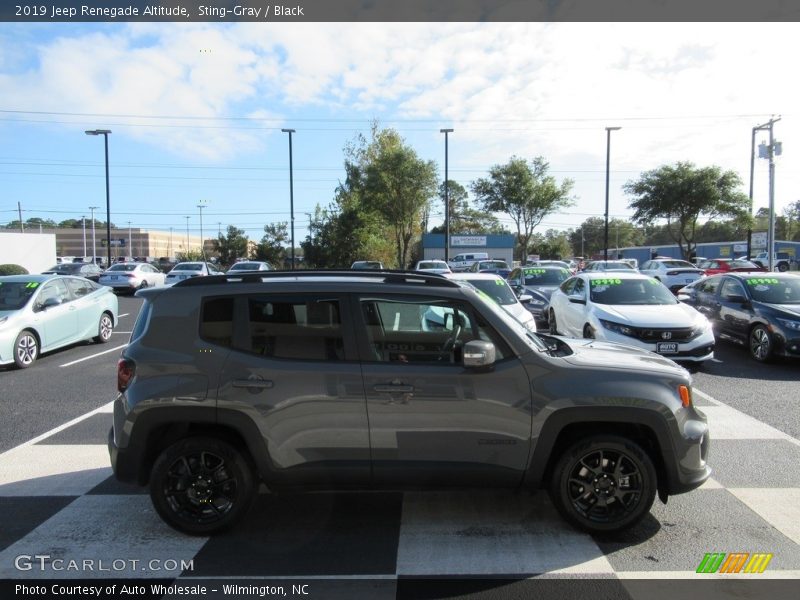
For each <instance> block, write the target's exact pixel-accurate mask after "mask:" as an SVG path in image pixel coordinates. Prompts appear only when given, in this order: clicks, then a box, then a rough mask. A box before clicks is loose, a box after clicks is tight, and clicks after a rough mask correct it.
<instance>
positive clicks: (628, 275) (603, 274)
mask: <svg viewBox="0 0 800 600" xmlns="http://www.w3.org/2000/svg"><path fill="white" fill-rule="evenodd" d="M580 276H586V277H588V278H589V279H648V280H653V281H655V280H654V279H653V278H652V277H650V275H645V274H644V273H639V272H638V271H583V272H581V273H578V274H577V275H576V277H580Z"/></svg>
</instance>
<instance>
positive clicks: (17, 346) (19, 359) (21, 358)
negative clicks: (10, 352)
mask: <svg viewBox="0 0 800 600" xmlns="http://www.w3.org/2000/svg"><path fill="white" fill-rule="evenodd" d="M37 358H39V340H38V339H37V338H36V336H35V335H34V333H33V332H32V331H30V330H28V329H25V330H24V331H21V332H20V334H19V335H18V336H17V339H16V340H15V341H14V364H15V365H17V367H18V368H20V369H27V368H28V367H30V366H31V365H32V364H33V363H34V362H35V361H36V359H37Z"/></svg>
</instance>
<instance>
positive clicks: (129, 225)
mask: <svg viewBox="0 0 800 600" xmlns="http://www.w3.org/2000/svg"><path fill="white" fill-rule="evenodd" d="M128 249H129V250H130V253H131V254H133V236H132V235H131V222H130V221H128Z"/></svg>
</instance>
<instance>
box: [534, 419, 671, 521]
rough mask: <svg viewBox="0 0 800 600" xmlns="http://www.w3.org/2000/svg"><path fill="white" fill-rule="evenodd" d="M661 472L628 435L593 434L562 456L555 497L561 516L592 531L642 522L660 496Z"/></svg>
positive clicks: (556, 473) (553, 488) (552, 492)
mask: <svg viewBox="0 0 800 600" xmlns="http://www.w3.org/2000/svg"><path fill="white" fill-rule="evenodd" d="M656 483H657V481H656V470H655V467H654V466H653V462H652V460H650V457H649V456H648V455H647V453H645V452H644V450H642V448H641V447H639V446H638V445H637V444H635V443H634V442H632V441H631V440H628V439H626V438H622V437H617V436H612V435H603V434H600V435H593V436H590V437H587V438H585V439H583V440H581V441H579V442H577V443H576V444H574V445H573V446H571V447H570V448H568V449H567V451H566V452H564V454H563V455H562V456H561V458H560V459H559V460H558V462H557V463H556V466H555V469H554V471H553V478H552V480H551V482H550V495H551V496H552V498H553V502H554V503H555V505H556V508H557V509H558V511H559V512H560V513H561V515H562V516H563V517H564V518H565V519H566V520H567V521H569V522H570V523H572V524H573V525H575V526H576V527H578V528H580V529H583V530H585V531H588V532H589V533H608V532H612V531H619V530H622V529H626V528H628V527H631V526H633V525H635V524H636V523H638V522H639V521H640V520H641V519H642V518H644V516H645V515H646V514H647V513H648V512H649V510H650V507H651V506H652V505H653V500H654V499H655V494H656Z"/></svg>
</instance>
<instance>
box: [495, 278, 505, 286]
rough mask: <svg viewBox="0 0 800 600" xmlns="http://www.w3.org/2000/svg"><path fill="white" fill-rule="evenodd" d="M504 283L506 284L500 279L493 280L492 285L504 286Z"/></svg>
mask: <svg viewBox="0 0 800 600" xmlns="http://www.w3.org/2000/svg"><path fill="white" fill-rule="evenodd" d="M505 283H506V282H505V281H503V280H502V279H495V280H494V284H495V285H505Z"/></svg>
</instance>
